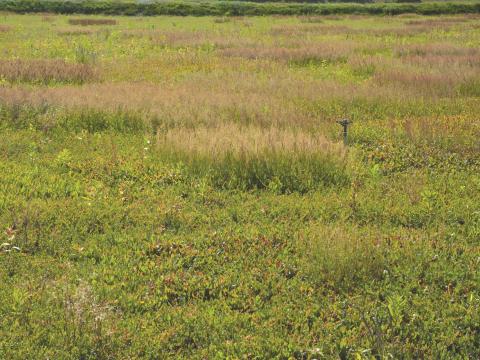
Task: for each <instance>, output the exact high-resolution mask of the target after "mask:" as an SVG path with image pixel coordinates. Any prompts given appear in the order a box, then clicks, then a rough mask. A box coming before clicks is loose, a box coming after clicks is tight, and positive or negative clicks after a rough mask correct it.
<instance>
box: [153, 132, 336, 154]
mask: <svg viewBox="0 0 480 360" xmlns="http://www.w3.org/2000/svg"><path fill="white" fill-rule="evenodd" d="M156 144H157V146H159V147H162V148H169V149H173V150H174V151H178V150H180V151H185V152H187V153H189V154H200V155H207V156H211V157H214V158H219V157H220V158H221V157H222V156H225V154H227V153H229V154H234V155H240V154H245V155H246V154H248V155H256V154H262V153H265V152H276V153H282V152H285V153H302V154H306V153H319V152H320V153H324V154H329V155H335V156H339V157H343V156H345V148H344V146H343V145H341V144H338V143H333V142H331V141H329V140H328V139H326V138H325V137H323V136H321V135H318V134H316V135H315V136H314V135H313V134H310V133H307V132H304V131H301V130H296V129H292V128H289V129H279V128H276V127H270V128H260V127H258V126H239V125H238V124H219V125H216V126H214V127H204V126H202V127H197V128H173V129H168V130H166V131H159V132H158V133H157V142H156Z"/></svg>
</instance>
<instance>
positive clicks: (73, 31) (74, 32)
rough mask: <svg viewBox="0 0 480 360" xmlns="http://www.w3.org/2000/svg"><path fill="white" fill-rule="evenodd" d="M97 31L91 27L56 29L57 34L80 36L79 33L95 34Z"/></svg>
mask: <svg viewBox="0 0 480 360" xmlns="http://www.w3.org/2000/svg"><path fill="white" fill-rule="evenodd" d="M96 32H97V31H96V30H93V29H89V28H87V29H81V28H80V29H79V28H74V27H72V28H64V29H58V30H57V34H58V35H60V36H77V35H78V36H80V35H92V34H95V33H96Z"/></svg>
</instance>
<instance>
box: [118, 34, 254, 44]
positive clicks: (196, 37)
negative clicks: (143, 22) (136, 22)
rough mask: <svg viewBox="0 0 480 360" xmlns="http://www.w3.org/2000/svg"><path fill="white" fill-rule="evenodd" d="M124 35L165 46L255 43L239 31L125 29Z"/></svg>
mask: <svg viewBox="0 0 480 360" xmlns="http://www.w3.org/2000/svg"><path fill="white" fill-rule="evenodd" d="M122 35H123V36H124V37H127V38H130V37H133V38H146V39H148V40H150V41H151V42H152V43H153V44H154V45H157V46H165V47H172V48H174V47H200V46H204V45H211V46H215V47H219V48H228V47H233V46H249V45H253V42H252V41H249V40H248V39H245V38H241V37H240V36H239V34H238V33H228V34H219V33H212V32H206V31H195V32H191V31H162V30H125V31H123V32H122Z"/></svg>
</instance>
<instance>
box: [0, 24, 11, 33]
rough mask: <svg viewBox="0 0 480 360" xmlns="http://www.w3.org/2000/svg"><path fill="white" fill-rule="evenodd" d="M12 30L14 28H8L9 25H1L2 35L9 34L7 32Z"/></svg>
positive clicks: (0, 31)
mask: <svg viewBox="0 0 480 360" xmlns="http://www.w3.org/2000/svg"><path fill="white" fill-rule="evenodd" d="M10 30H12V27H11V26H8V25H0V33H4V32H7V31H10Z"/></svg>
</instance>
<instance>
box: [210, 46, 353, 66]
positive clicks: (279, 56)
mask: <svg viewBox="0 0 480 360" xmlns="http://www.w3.org/2000/svg"><path fill="white" fill-rule="evenodd" d="M297 43H298V42H297ZM298 45H299V47H295V48H293V47H292V48H291V47H284V46H271V47H239V48H230V49H225V50H222V51H220V54H221V55H222V56H226V57H241V58H245V59H269V60H275V61H280V62H294V63H300V64H301V63H309V62H320V61H326V62H345V61H346V60H347V58H348V56H349V55H350V54H352V53H353V52H354V51H355V49H356V48H357V46H356V45H355V44H353V43H350V42H337V43H335V42H323V43H321V42H312V43H303V44H302V43H298Z"/></svg>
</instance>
